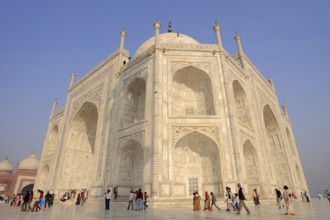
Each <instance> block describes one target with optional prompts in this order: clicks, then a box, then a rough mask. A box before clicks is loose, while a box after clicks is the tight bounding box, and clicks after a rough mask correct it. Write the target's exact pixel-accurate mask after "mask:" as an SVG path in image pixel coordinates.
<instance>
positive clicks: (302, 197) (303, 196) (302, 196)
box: [300, 192, 305, 202]
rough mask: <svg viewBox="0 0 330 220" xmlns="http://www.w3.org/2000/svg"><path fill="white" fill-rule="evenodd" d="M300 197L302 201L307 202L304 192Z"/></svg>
mask: <svg viewBox="0 0 330 220" xmlns="http://www.w3.org/2000/svg"><path fill="white" fill-rule="evenodd" d="M300 197H301V199H302V201H303V202H305V195H304V193H303V192H300Z"/></svg>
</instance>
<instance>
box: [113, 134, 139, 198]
mask: <svg viewBox="0 0 330 220" xmlns="http://www.w3.org/2000/svg"><path fill="white" fill-rule="evenodd" d="M118 158H119V160H118V175H117V177H118V180H117V183H118V184H117V185H118V186H119V189H121V190H123V189H125V188H126V189H127V190H126V191H127V194H128V193H129V190H131V189H133V190H135V189H138V188H141V189H142V185H143V176H144V174H143V171H144V153H143V147H142V146H141V144H140V143H139V142H137V141H135V140H132V139H130V140H128V141H127V142H126V143H125V144H124V145H123V146H122V147H121V148H120V149H119V152H118Z"/></svg>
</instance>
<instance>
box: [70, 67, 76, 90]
mask: <svg viewBox="0 0 330 220" xmlns="http://www.w3.org/2000/svg"><path fill="white" fill-rule="evenodd" d="M75 78H76V73H75V72H74V71H73V72H72V73H71V80H70V87H69V90H70V89H71V88H72V87H73V85H74V79H75Z"/></svg>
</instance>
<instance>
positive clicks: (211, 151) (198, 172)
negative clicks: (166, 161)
mask: <svg viewBox="0 0 330 220" xmlns="http://www.w3.org/2000/svg"><path fill="white" fill-rule="evenodd" d="M172 158H173V181H174V184H176V185H181V186H182V185H184V186H185V187H184V188H182V189H183V190H185V192H179V193H178V194H180V195H185V196H186V197H190V196H191V195H192V193H193V192H194V191H196V190H197V191H199V192H204V191H209V192H213V193H215V194H219V192H220V191H219V184H220V182H221V168H220V153H219V149H218V146H217V144H216V143H215V142H214V141H213V140H212V139H211V138H209V137H208V136H206V135H204V134H201V133H199V132H192V133H189V134H187V135H185V136H183V137H182V138H181V139H179V141H178V142H177V143H176V146H175V148H174V151H173V155H172Z"/></svg>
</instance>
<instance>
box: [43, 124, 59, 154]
mask: <svg viewBox="0 0 330 220" xmlns="http://www.w3.org/2000/svg"><path fill="white" fill-rule="evenodd" d="M57 137H58V126H57V125H55V126H53V127H52V129H51V130H50V132H49V135H48V138H47V141H46V148H45V149H46V150H45V154H44V155H46V156H47V155H52V154H54V153H55V150H56V144H57Z"/></svg>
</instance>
